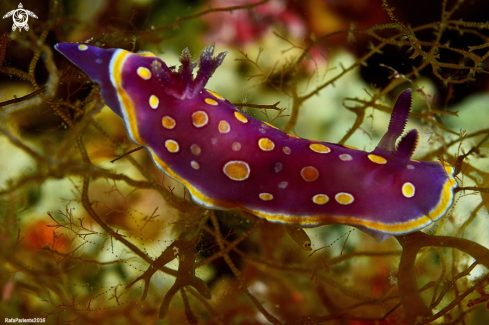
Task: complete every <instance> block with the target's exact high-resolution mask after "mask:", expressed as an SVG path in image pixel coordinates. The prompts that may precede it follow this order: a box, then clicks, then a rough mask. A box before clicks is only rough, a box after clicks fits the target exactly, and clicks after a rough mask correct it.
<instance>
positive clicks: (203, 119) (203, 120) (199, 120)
mask: <svg viewBox="0 0 489 325" xmlns="http://www.w3.org/2000/svg"><path fill="white" fill-rule="evenodd" d="M192 122H193V124H194V126H195V127H198V128H201V127H203V126H206V125H207V123H209V117H208V116H207V113H206V112H204V111H197V112H194V113H193V114H192Z"/></svg>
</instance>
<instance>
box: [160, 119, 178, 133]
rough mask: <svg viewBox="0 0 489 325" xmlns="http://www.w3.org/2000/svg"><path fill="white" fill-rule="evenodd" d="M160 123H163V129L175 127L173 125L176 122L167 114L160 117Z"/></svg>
mask: <svg viewBox="0 0 489 325" xmlns="http://www.w3.org/2000/svg"><path fill="white" fill-rule="evenodd" d="M161 124H162V125H163V127H164V128H165V129H169V130H171V129H173V128H174V127H175V125H176V124H177V123H176V122H175V120H174V119H172V118H171V117H169V116H163V118H162V119H161Z"/></svg>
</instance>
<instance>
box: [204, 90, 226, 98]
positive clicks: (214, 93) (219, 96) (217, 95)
mask: <svg viewBox="0 0 489 325" xmlns="http://www.w3.org/2000/svg"><path fill="white" fill-rule="evenodd" d="M207 92H208V93H209V94H211V95H214V97H216V98H218V99H224V97H222V96H221V95H219V94H218V93H216V92H215V91H212V90H209V89H207Z"/></svg>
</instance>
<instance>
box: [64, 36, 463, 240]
mask: <svg viewBox="0 0 489 325" xmlns="http://www.w3.org/2000/svg"><path fill="white" fill-rule="evenodd" d="M55 47H56V49H57V50H58V51H59V52H61V53H62V54H63V55H64V56H66V57H67V58H68V59H69V60H70V61H71V62H72V63H73V64H75V65H76V66H78V67H79V68H80V69H81V70H83V71H84V72H85V73H86V74H87V75H88V77H89V78H90V79H91V80H92V81H93V82H96V83H98V84H99V85H100V88H101V93H102V97H103V99H104V101H105V103H106V104H107V105H108V106H109V107H110V108H111V109H112V110H113V111H114V112H115V113H116V114H117V115H119V116H120V117H121V118H122V119H123V120H124V123H125V126H126V128H127V133H128V135H129V137H130V139H131V140H132V141H133V142H135V143H136V144H138V145H141V146H143V147H145V148H146V150H147V151H148V152H149V154H150V155H151V157H152V159H153V161H154V163H155V165H156V166H157V167H158V168H159V169H160V170H161V171H163V172H164V173H166V174H167V175H168V176H170V177H172V178H174V179H176V180H177V181H179V182H180V183H182V184H183V185H185V186H186V187H187V189H188V190H189V192H190V193H191V196H192V199H193V200H194V201H195V202H196V203H198V204H200V205H202V206H204V207H207V208H212V209H231V208H240V209H242V210H245V211H248V212H250V213H252V214H254V215H256V216H259V217H262V218H265V219H266V220H269V221H271V222H279V223H283V224H286V225H294V226H299V227H314V226H319V225H325V224H346V225H351V226H354V227H357V228H359V229H360V230H362V231H365V232H367V233H368V234H370V235H372V236H374V237H375V238H376V239H377V240H379V241H382V240H384V239H386V238H388V237H390V236H398V235H403V234H408V233H411V232H414V231H417V230H419V229H421V228H424V227H426V226H428V225H430V224H431V223H433V222H434V221H436V220H437V219H439V218H441V217H442V216H443V215H444V214H445V213H446V211H447V210H448V208H449V207H450V205H451V204H452V201H453V190H454V188H455V187H456V186H457V183H456V181H455V179H454V177H453V172H454V169H453V168H452V167H451V166H450V165H449V164H447V163H445V162H443V161H441V162H434V161H433V162H429V161H416V160H411V156H412V154H413V152H414V149H415V147H416V143H417V140H418V134H417V132H416V130H411V131H410V132H408V133H407V134H406V135H405V136H404V137H403V138H402V139H401V140H400V141H399V143H398V145H397V147H396V140H397V139H398V138H399V136H401V134H402V132H403V130H404V127H405V124H406V121H407V118H408V115H409V110H410V106H411V90H410V89H408V90H405V91H404V92H402V93H401V94H400V95H399V98H398V99H397V101H396V103H395V106H394V109H393V113H392V117H391V120H390V124H389V126H388V131H387V133H386V134H385V135H384V137H383V138H382V140H381V141H380V143H379V145H378V146H377V147H376V148H375V150H373V151H372V152H365V151H362V150H358V149H356V148H353V147H349V146H346V145H338V144H333V143H327V142H320V141H311V140H307V139H302V138H298V137H296V136H291V135H288V134H286V133H284V132H282V131H280V130H279V129H277V128H275V127H273V126H272V125H270V124H267V123H265V122H262V121H260V120H258V119H255V118H253V117H251V116H248V115H247V114H245V113H243V112H242V111H240V110H239V109H238V108H236V107H235V106H233V105H232V104H231V103H230V102H229V101H227V100H226V99H225V98H223V97H222V96H221V95H219V94H217V93H216V92H214V91H212V90H208V89H205V88H204V87H205V85H206V83H207V81H208V80H209V78H210V77H211V75H212V74H213V73H214V71H215V70H216V68H217V67H218V66H219V65H220V64H221V63H222V61H223V59H224V57H225V55H226V53H220V54H219V55H217V56H216V57H214V56H213V52H214V46H213V45H211V46H209V47H207V48H206V49H204V50H203V52H202V54H201V55H200V60H199V62H198V65H199V69H198V72H197V73H196V75H195V76H194V75H193V69H194V68H195V66H196V65H197V63H194V62H192V60H191V58H190V54H189V52H188V50H187V49H185V50H184V51H183V53H182V56H181V58H180V62H181V66H180V67H179V68H178V69H174V68H169V67H168V66H167V65H166V64H165V62H163V61H162V60H161V59H159V58H158V57H156V56H155V55H154V54H152V53H149V52H140V53H131V52H128V51H125V50H122V49H101V48H98V47H94V46H90V45H86V44H67V43H60V44H57V45H56V46H55Z"/></svg>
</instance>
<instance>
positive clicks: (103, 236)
mask: <svg viewBox="0 0 489 325" xmlns="http://www.w3.org/2000/svg"><path fill="white" fill-rule="evenodd" d="M18 5H19V3H18V1H12V0H3V1H0V14H1V16H3V15H5V14H6V13H7V12H9V11H11V10H15V9H17V8H18ZM22 5H23V8H24V9H26V10H29V11H31V12H33V13H35V14H36V15H37V17H38V18H37V19H36V18H33V17H29V19H28V25H29V30H28V31H27V30H25V29H24V30H22V31H19V30H18V29H17V30H16V31H12V17H7V18H4V19H2V20H0V261H1V262H2V263H0V297H1V300H0V315H1V317H3V318H45V319H46V323H47V324H94V323H97V324H343V325H344V324H347V325H363V324H365V325H367V324H368V325H373V324H380V325H384V324H385V325H386V324H474V325H475V324H484V323H486V324H487V323H489V272H488V267H489V216H488V209H489V159H488V154H489V74H488V72H489V69H488V66H487V64H488V62H489V59H488V58H489V23H488V22H487V19H488V12H489V2H487V1H485V0H470V1H469V0H467V1H463V0H436V1H435V0H434V1H426V0H424V1H423V0H412V1H401V0H375V1H373V0H304V1H298V0H296V1H294V0H263V1H256V0H248V1H244V0H206V1H198V0H186V1H170V0H168V1H156V0H153V1H152V0H124V1H122V0H100V1H85V0H73V1H68V0H66V1H55V0H25V1H22ZM58 42H79V43H86V44H91V45H96V46H99V47H104V48H123V49H126V50H129V51H135V52H136V51H142V50H144V51H151V52H153V53H155V54H156V55H157V56H159V57H161V58H162V59H163V60H164V61H165V62H166V63H167V64H168V66H178V64H179V61H178V58H179V55H180V53H181V51H182V50H183V49H184V48H186V47H188V48H189V50H190V53H191V54H192V55H193V57H194V58H195V60H197V59H198V54H199V53H200V51H201V50H202V49H203V48H204V47H206V46H208V45H209V44H211V43H215V44H216V52H222V51H228V56H227V57H226V59H225V61H224V63H223V65H222V66H221V67H220V68H218V69H217V71H216V72H215V74H214V76H213V77H212V78H211V80H210V82H209V84H208V85H207V88H209V89H211V90H214V91H216V92H218V93H219V94H221V95H223V96H224V97H225V98H227V99H228V100H230V101H231V102H233V103H235V104H236V106H238V107H240V108H241V109H242V110H243V111H245V112H246V113H247V114H250V115H252V116H254V117H256V118H259V119H261V120H263V121H266V122H269V123H271V124H273V125H275V126H276V127H278V128H280V129H282V130H284V131H285V132H287V133H291V134H295V135H298V136H300V137H304V138H308V139H314V140H321V141H328V142H335V143H341V144H346V145H351V146H355V147H358V148H361V149H363V150H368V151H370V150H373V149H374V147H375V146H376V145H377V143H378V142H379V140H380V137H381V136H382V135H383V134H384V132H385V131H386V129H387V123H388V121H389V117H390V115H389V114H390V112H391V107H392V104H393V101H394V100H395V98H396V97H397V95H398V94H399V93H400V92H401V91H402V90H404V89H406V88H412V89H413V90H414V91H413V97H414V98H413V107H412V112H411V117H410V119H409V123H408V125H407V127H406V128H407V129H412V128H416V129H418V131H419V132H420V135H421V141H420V143H419V145H418V148H417V150H416V153H415V156H414V158H415V159H419V160H437V159H440V160H443V161H447V162H448V163H450V164H451V165H452V166H454V167H455V169H456V173H457V182H458V186H459V188H458V189H457V193H456V197H455V202H454V205H453V206H452V208H451V209H450V210H449V211H448V213H447V214H446V216H445V217H443V218H442V219H441V220H440V221H438V222H436V223H435V224H434V225H433V226H431V227H429V228H427V229H424V230H423V232H418V233H414V234H412V235H408V236H402V237H399V238H390V239H388V240H386V241H385V242H383V243H381V244H378V243H376V242H375V240H374V239H373V238H371V237H370V236H368V235H366V234H364V233H362V232H360V231H358V230H356V229H354V228H351V227H347V226H340V225H330V226H322V227H318V228H312V229H305V231H303V230H294V231H296V232H297V233H298V234H299V235H297V236H293V234H294V232H293V231H292V232H290V231H289V233H292V236H291V235H289V234H288V233H287V231H286V230H284V227H283V226H282V225H279V224H271V223H268V222H266V221H264V220H260V219H258V218H256V217H254V216H251V215H248V214H245V213H243V212H241V211H235V210H231V211H214V210H207V209H205V208H203V207H200V206H197V205H195V204H194V203H193V202H192V201H191V200H190V199H189V194H188V192H187V191H186V190H185V189H184V187H183V186H182V185H181V184H179V183H177V182H175V181H173V180H171V179H170V178H169V177H166V176H164V175H163V173H161V172H160V171H158V170H157V169H156V168H155V166H154V165H153V163H152V161H151V159H150V157H149V155H148V154H147V152H145V151H143V150H141V151H137V152H134V153H131V154H128V155H125V156H124V157H122V158H121V159H118V160H116V161H115V162H111V161H113V160H114V159H116V158H118V157H119V156H121V155H123V154H125V153H128V152H129V151H131V150H133V149H135V148H136V145H134V144H133V143H132V142H131V141H129V139H128V138H127V135H126V130H125V128H124V126H123V123H122V121H121V119H120V118H119V117H117V116H116V115H115V114H114V113H113V112H112V111H110V110H109V109H108V108H107V107H104V104H103V101H102V99H101V97H100V94H99V89H98V87H97V86H96V85H93V84H92V83H91V82H90V80H89V79H88V78H87V77H86V76H85V75H84V74H83V73H82V72H81V71H80V70H78V69H77V68H76V67H74V66H73V65H71V64H70V63H69V62H68V61H67V60H66V59H65V58H64V57H63V56H62V55H60V54H59V53H57V52H56V51H55V50H54V48H53V46H54V44H56V43H58ZM292 237H293V238H292ZM309 240H310V242H311V243H312V249H313V250H310V251H307V250H304V249H303V248H304V247H303V246H304V245H306V246H307V243H308V241H309Z"/></svg>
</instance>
